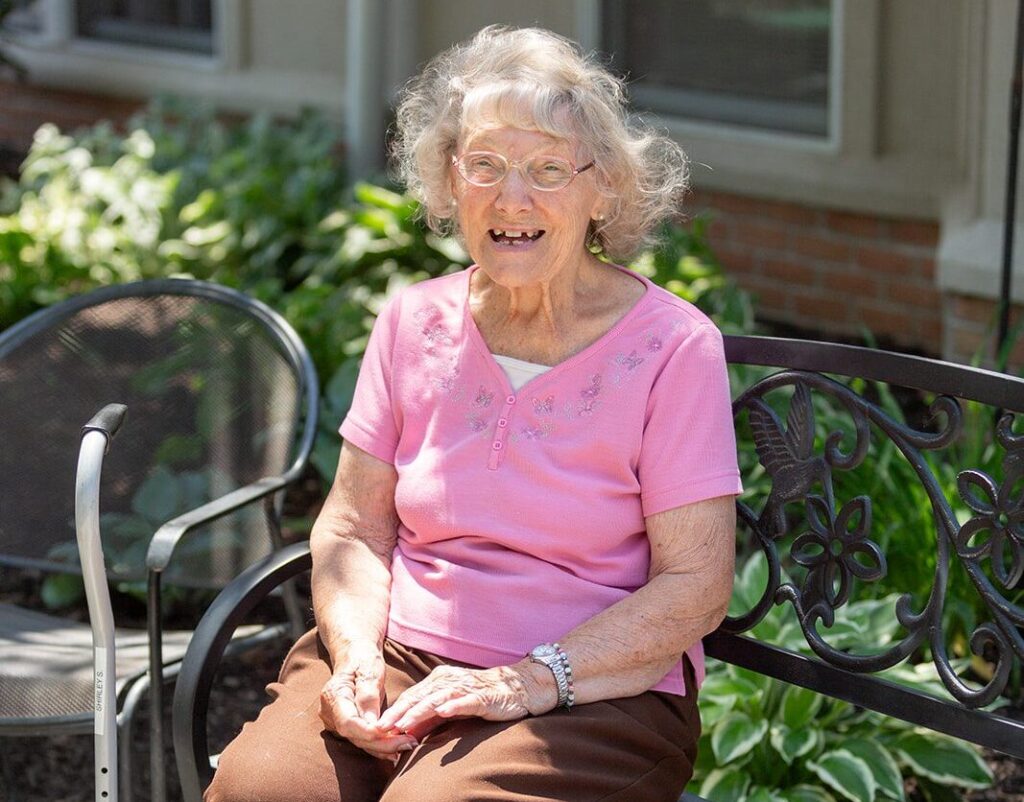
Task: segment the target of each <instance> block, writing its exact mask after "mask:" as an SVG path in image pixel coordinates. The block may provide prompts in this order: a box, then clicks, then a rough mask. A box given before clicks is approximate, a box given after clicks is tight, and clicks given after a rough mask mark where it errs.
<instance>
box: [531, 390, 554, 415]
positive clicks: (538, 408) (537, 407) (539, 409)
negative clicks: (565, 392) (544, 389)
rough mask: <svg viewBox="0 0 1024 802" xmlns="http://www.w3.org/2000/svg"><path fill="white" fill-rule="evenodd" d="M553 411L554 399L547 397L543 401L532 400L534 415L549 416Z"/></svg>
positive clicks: (551, 396)
mask: <svg viewBox="0 0 1024 802" xmlns="http://www.w3.org/2000/svg"><path fill="white" fill-rule="evenodd" d="M554 409H555V397H554V396H553V395H549V396H548V397H547V398H545V399H543V400H542V399H540V398H534V399H533V412H534V414H536V415H550V414H551V412H552V411H554Z"/></svg>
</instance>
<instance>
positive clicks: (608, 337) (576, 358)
mask: <svg viewBox="0 0 1024 802" xmlns="http://www.w3.org/2000/svg"><path fill="white" fill-rule="evenodd" d="M609 266H610V267H614V268H615V269H616V270H618V271H619V272H621V273H624V274H625V275H627V276H629V277H630V278H632V279H634V280H635V281H638V282H640V284H641V285H642V286H643V288H644V293H643V295H641V296H640V297H639V298H638V299H637V300H636V302H635V303H634V304H633V305H632V306H631V307H630V308H629V309H627V310H626V312H625V313H624V314H623V315H622V317H620V318H619V319H618V320H617V321H616V322H615V323H614V324H613V325H612V326H611V328H609V329H608V331H606V332H605V333H604V334H602V335H601V336H600V337H598V338H597V339H596V340H594V342H592V343H590V345H588V346H586V347H585V348H583V349H582V350H580V351H577V352H576V353H575V354H573V355H572V356H570V357H567V358H566V359H563V360H562V361H561V362H559V363H558V364H556V365H551V366H550V370H547V371H545V372H544V373H541V374H540V375H538V376H534V377H533V378H532V379H530V380H529V381H528V382H526V384H524V385H523V386H522V387H520V388H519V389H518V390H516V389H515V388H513V387H512V383H511V381H509V378H508V374H507V373H505V370H504V369H503V368H502V367H501V365H499V364H498V361H497V360H496V359H495V358H494V354H493V353H491V349H490V348H488V347H487V342H486V340H484V335H483V334H482V333H481V331H480V328H479V327H478V326H477V325H476V319H475V318H474V317H473V313H472V311H471V309H470V297H469V296H470V288H471V286H472V280H473V274H474V273H475V272H476V271H477V270H479V269H480V265H471V266H470V267H468V268H467V269H466V271H465V277H466V283H465V286H464V287H463V295H462V316H463V325H464V326H465V327H466V331H467V332H468V333H469V335H468V336H469V339H470V340H471V341H472V342H473V345H474V346H475V347H476V349H477V350H478V351H480V353H481V355H482V356H483V359H484V361H485V362H487V364H488V366H489V368H490V370H491V372H492V373H494V374H495V375H496V376H497V377H498V379H499V381H500V382H501V385H502V387H503V388H504V390H505V392H506V393H507V394H508V395H509V396H510V397H511V396H516V397H518V396H519V395H520V394H521V393H523V392H524V391H526V390H527V389H528V388H532V387H534V386H535V385H538V384H542V383H543V382H544V381H546V380H549V379H550V378H551V377H552V376H555V375H557V374H560V373H562V372H563V371H565V370H568V369H570V368H571V367H573V366H575V365H577V364H578V363H580V362H584V361H586V360H587V359H590V358H591V357H592V356H593V355H594V354H596V353H598V352H599V351H601V350H603V349H604V348H605V347H606V346H607V345H608V344H609V343H610V342H611V341H612V340H613V339H614V338H615V337H616V336H617V335H618V333H619V332H620V331H622V329H623V328H625V327H626V326H627V325H628V324H629V322H630V321H631V320H632V319H633V318H634V317H636V315H638V314H639V313H640V310H641V309H642V308H643V307H644V306H646V305H647V302H648V300H649V299H650V297H651V295H652V292H653V289H654V284H653V283H651V281H650V279H648V278H646V277H645V276H641V275H640V274H639V273H634V272H633V271H632V270H628V269H626V268H625V267H621V266H620V265H613V264H609Z"/></svg>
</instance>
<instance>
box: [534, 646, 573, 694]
mask: <svg viewBox="0 0 1024 802" xmlns="http://www.w3.org/2000/svg"><path fill="white" fill-rule="evenodd" d="M530 659H531V660H532V661H533V662H535V663H541V664H542V665H545V666H547V667H548V668H549V669H550V670H551V673H552V674H553V675H554V677H555V687H556V688H557V689H558V702H557V703H556V706H557V707H564V708H565V709H566V710H571V709H572V706H573V705H574V704H575V703H576V692H575V688H574V685H573V681H572V665H570V663H569V655H567V654H566V653H565V649H563V648H562V647H561V646H560V645H559V644H557V643H542V644H541V645H540V646H536V647H534V649H533V650H532V651H531V652H530Z"/></svg>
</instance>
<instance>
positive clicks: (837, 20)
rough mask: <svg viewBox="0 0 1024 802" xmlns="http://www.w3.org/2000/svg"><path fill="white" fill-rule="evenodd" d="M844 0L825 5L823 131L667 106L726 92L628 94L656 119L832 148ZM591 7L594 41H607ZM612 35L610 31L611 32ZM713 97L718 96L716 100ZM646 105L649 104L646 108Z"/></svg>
mask: <svg viewBox="0 0 1024 802" xmlns="http://www.w3.org/2000/svg"><path fill="white" fill-rule="evenodd" d="M843 2H844V0H830V2H829V5H830V6H831V8H830V14H831V24H830V26H829V57H828V66H827V69H828V80H829V86H828V94H827V100H826V107H825V133H824V134H818V133H801V132H798V131H786V130H783V129H779V128H772V127H771V126H770V125H759V124H757V123H756V122H751V123H746V122H730V121H728V120H725V119H718V120H715V119H707V118H698V117H691V116H689V115H688V114H687V113H686V111H685V110H684V109H682V108H679V109H678V110H672V109H671V106H672V105H673V101H674V99H676V98H682V99H685V98H686V97H693V96H696V95H699V94H708V95H709V96H711V97H709V98H708V100H709V102H712V103H719V104H720V105H722V106H730V105H735V103H736V101H735V100H732V99H730V98H728V97H727V96H726V95H722V94H720V93H711V92H709V93H702V92H698V91H696V90H687V89H680V88H674V87H670V86H665V85H663V84H648V85H643V84H640V83H638V84H636V86H635V88H634V89H633V91H632V92H631V95H632V97H633V99H634V101H635V102H636V104H637V106H638V107H640V108H643V107H644V106H645V103H647V102H649V103H650V105H651V106H657V107H659V108H660V111H653V110H652V111H651V113H653V114H656V115H657V116H659V117H660V118H663V119H666V120H673V121H678V122H679V123H685V124H688V125H697V126H701V127H705V128H710V129H715V130H719V129H722V130H730V131H735V132H736V133H738V134H743V133H752V134H758V135H767V136H769V137H783V138H795V139H797V140H807V142H808V144H817V145H825V146H827V147H835V146H837V145H838V143H837V142H836V138H837V132H838V131H839V130H840V124H841V120H840V118H839V109H840V108H841V105H842V104H841V99H840V93H841V92H842V75H841V65H842V63H843V60H842V46H843V36H842V17H841V14H842V11H843V9H842V5H843ZM591 5H592V6H593V12H594V14H595V15H596V24H595V26H594V27H595V28H596V33H597V37H598V41H599V42H601V41H607V40H608V39H609V38H611V37H609V36H607V35H605V33H604V26H603V17H604V14H603V9H602V3H601V2H600V0H595V2H593V3H592V4H591ZM613 36H614V34H613ZM716 97H717V98H718V99H717V100H716ZM771 103H772V101H764V102H761V101H756V100H751V101H750V106H751V107H757V106H762V107H764V106H768V105H771ZM648 108H649V107H648Z"/></svg>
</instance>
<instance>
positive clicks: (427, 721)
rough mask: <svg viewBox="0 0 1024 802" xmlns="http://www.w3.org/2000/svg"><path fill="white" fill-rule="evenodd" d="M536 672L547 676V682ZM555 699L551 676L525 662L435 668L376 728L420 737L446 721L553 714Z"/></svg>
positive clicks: (400, 699) (402, 696)
mask: <svg viewBox="0 0 1024 802" xmlns="http://www.w3.org/2000/svg"><path fill="white" fill-rule="evenodd" d="M536 669H541V671H542V672H547V674H548V676H547V677H546V679H547V683H545V681H544V680H545V676H544V674H543V673H541V672H538V671H537V670H536ZM549 686H550V687H549ZM557 700H558V693H557V690H556V689H555V684H554V680H553V678H552V677H551V676H550V672H548V671H547V669H546V668H545V667H544V666H537V665H535V664H533V663H530V662H528V661H522V662H520V663H516V664H515V665H511V666H498V667H497V668H460V667H457V666H438V667H437V668H435V669H434V670H433V671H431V672H430V674H429V675H428V676H427V677H426V678H424V679H423V680H421V681H420V682H418V683H416V684H415V685H413V686H412V687H411V688H409V689H408V690H406V691H405V692H404V693H403V694H402V695H401V696H399V697H398V698H397V699H396V700H395V702H394V704H393V705H391V707H389V708H388V709H387V710H386V711H385V712H384V714H383V715H382V716H381V717H380V722H379V726H380V727H381V729H383V730H385V731H390V732H397V733H406V734H408V735H409V736H415V737H416V738H422V737H423V736H424V735H426V734H427V733H428V732H430V731H431V730H433V729H434V728H435V727H437V726H438V725H439V724H441V723H442V722H443V721H445V720H446V719H452V718H468V717H471V716H476V717H479V718H483V719H487V720H488V721H512V720H515V719H520V718H525V717H526V716H528V715H537V714H539V713H543V712H546V711H548V710H551V709H552V708H553V707H554V706H555V703H556V702H557Z"/></svg>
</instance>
